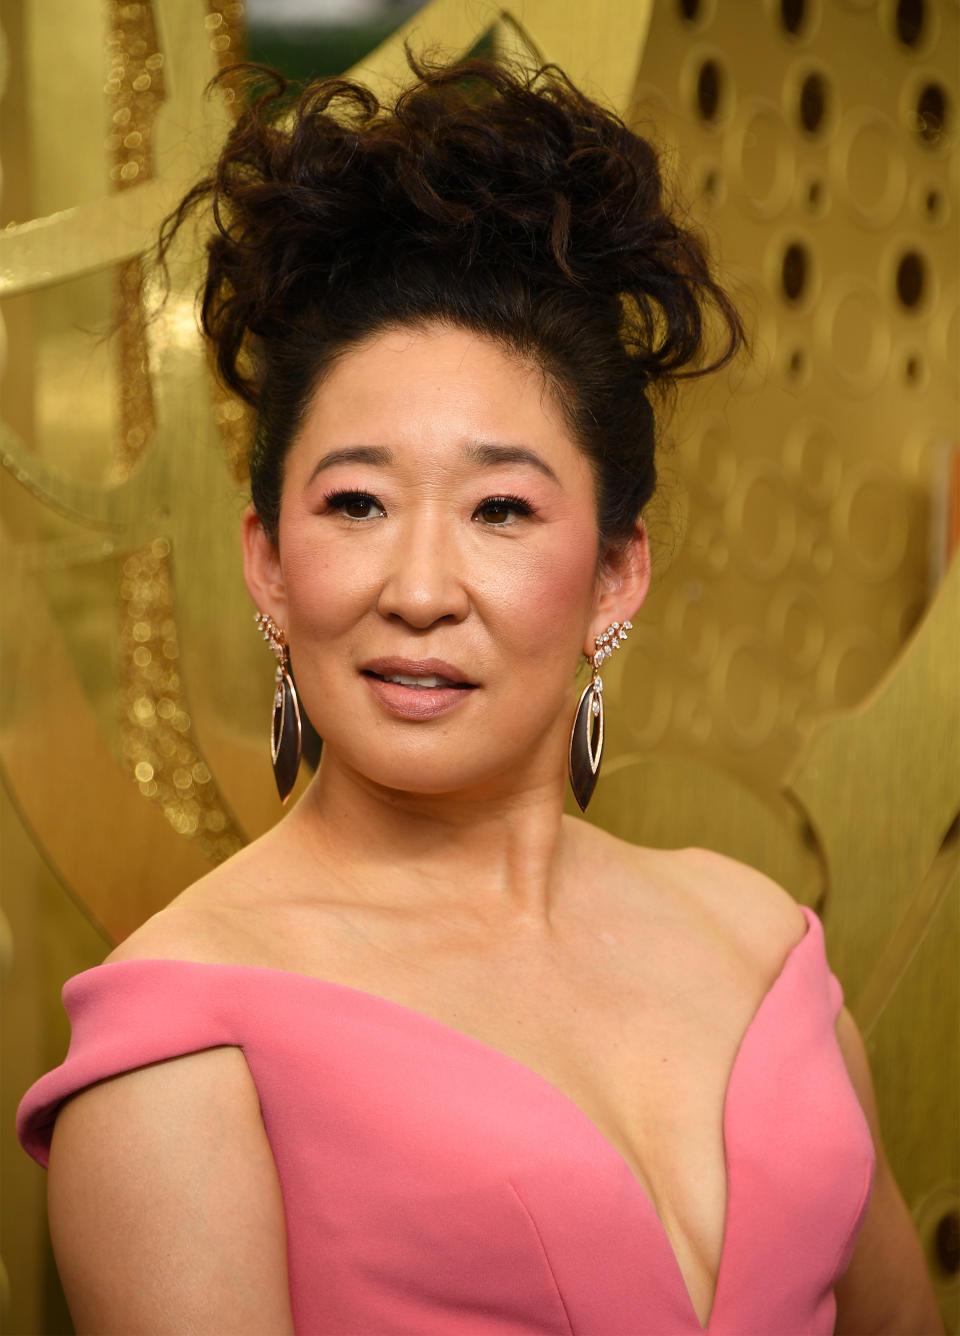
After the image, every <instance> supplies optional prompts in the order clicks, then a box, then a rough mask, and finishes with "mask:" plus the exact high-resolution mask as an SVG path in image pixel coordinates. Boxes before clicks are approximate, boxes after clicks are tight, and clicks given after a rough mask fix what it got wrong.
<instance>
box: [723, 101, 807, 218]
mask: <svg viewBox="0 0 960 1336" xmlns="http://www.w3.org/2000/svg"><path fill="white" fill-rule="evenodd" d="M724 151H725V153H727V154H728V155H729V169H730V175H731V177H732V178H733V181H734V185H735V187H736V191H737V194H738V196H739V197H740V198H741V199H742V202H743V203H744V205H745V206H746V208H747V209H748V210H749V211H750V212H751V213H753V214H754V215H755V216H756V217H758V218H763V219H769V218H773V217H775V216H776V215H777V214H778V213H781V212H782V211H783V209H784V208H785V207H786V205H787V204H788V203H789V201H790V197H791V195H792V194H793V189H794V184H795V181H796V148H795V145H794V136H793V135H792V134H791V132H790V127H789V125H788V124H787V120H786V117H785V116H784V115H783V112H781V111H780V109H779V107H777V106H776V105H775V104H774V103H773V102H768V101H767V100H766V99H762V98H753V99H750V101H748V102H745V103H744V105H743V107H742V109H741V112H740V115H739V117H738V118H737V122H736V124H735V125H734V127H733V128H732V129H731V131H730V133H729V134H728V135H727V136H726V140H725V143H724Z"/></svg>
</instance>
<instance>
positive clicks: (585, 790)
mask: <svg viewBox="0 0 960 1336" xmlns="http://www.w3.org/2000/svg"><path fill="white" fill-rule="evenodd" d="M632 630H633V623H632V622H622V623H621V622H613V623H612V624H611V625H610V626H608V627H607V629H606V630H605V631H604V632H603V634H602V635H599V636H597V637H596V639H595V640H594V642H593V643H594V646H595V649H594V654H593V657H592V659H591V660H590V663H591V666H592V667H593V676H592V677H591V679H590V681H589V682H588V683H587V685H586V686H585V687H584V688H583V693H582V694H581V696H580V703H579V705H578V706H577V713H576V717H575V718H574V721H573V728H572V730H571V732H570V749H569V752H568V754H567V767H568V770H569V774H570V787H571V789H572V790H573V796H574V797H575V798H576V800H577V805H578V806H579V808H580V811H581V812H585V811H586V810H587V803H588V802H589V801H590V799H591V798H592V797H593V790H594V789H595V788H596V786H597V779H598V777H599V775H600V762H601V761H602V759H603V682H602V681H601V678H600V665H601V663H603V661H604V659H609V657H610V655H611V654H612V653H613V651H614V650H615V649H619V648H620V646H621V645H622V644H623V642H624V641H625V640H626V638H627V632H628V631H632Z"/></svg>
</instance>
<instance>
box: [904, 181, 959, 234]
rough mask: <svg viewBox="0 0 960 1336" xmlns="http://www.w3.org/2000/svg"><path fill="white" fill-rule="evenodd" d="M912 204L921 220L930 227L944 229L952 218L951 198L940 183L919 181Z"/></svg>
mask: <svg viewBox="0 0 960 1336" xmlns="http://www.w3.org/2000/svg"><path fill="white" fill-rule="evenodd" d="M912 202H913V207H914V209H915V211H916V212H917V214H918V215H919V217H920V220H921V221H922V222H923V223H925V224H927V225H929V226H930V227H943V225H944V223H946V222H947V220H948V219H949V217H950V198H949V195H948V194H947V191H946V190H944V189H943V187H942V186H941V185H940V183H939V182H938V181H929V180H927V181H922V180H921V181H917V183H916V185H915V187H914V191H913V197H912Z"/></svg>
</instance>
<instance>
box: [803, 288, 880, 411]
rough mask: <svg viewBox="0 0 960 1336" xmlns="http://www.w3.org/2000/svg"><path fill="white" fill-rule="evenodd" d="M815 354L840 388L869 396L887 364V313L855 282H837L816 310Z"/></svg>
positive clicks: (872, 292)
mask: <svg viewBox="0 0 960 1336" xmlns="http://www.w3.org/2000/svg"><path fill="white" fill-rule="evenodd" d="M815 332H816V336H817V342H818V352H819V354H820V356H821V357H822V358H823V360H824V363H825V364H826V366H827V367H828V368H829V370H830V374H831V375H832V376H833V378H834V379H835V380H836V382H837V383H838V384H839V386H840V388H841V389H843V390H845V391H846V392H847V393H851V394H861V395H862V394H870V393H872V391H873V390H875V389H876V388H877V386H878V385H879V384H880V382H881V381H882V380H883V377H884V375H885V374H886V370H887V367H888V365H889V362H890V323H889V315H888V310H887V308H886V307H885V306H884V303H883V302H882V301H881V300H880V297H879V295H878V294H877V292H876V291H875V290H874V289H873V288H872V287H871V286H870V284H868V283H866V282H864V281H863V280H862V279H858V278H847V279H838V280H837V281H836V282H835V283H834V285H833V287H832V289H831V290H830V291H829V292H828V294H827V297H826V299H825V300H824V301H823V302H822V303H821V304H820V306H819V308H818V310H817V320H816V325H815Z"/></svg>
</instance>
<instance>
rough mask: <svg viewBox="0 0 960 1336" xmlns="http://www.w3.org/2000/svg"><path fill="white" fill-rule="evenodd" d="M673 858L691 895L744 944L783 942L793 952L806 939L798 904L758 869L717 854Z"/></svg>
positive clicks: (692, 851) (685, 852)
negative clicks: (677, 863) (726, 924)
mask: <svg viewBox="0 0 960 1336" xmlns="http://www.w3.org/2000/svg"><path fill="white" fill-rule="evenodd" d="M669 852H670V853H671V854H672V855H673V856H674V857H675V858H677V859H678V861H679V863H680V865H681V867H682V869H683V875H684V876H685V878H686V879H687V881H686V884H687V886H688V889H689V892H690V894H691V895H694V896H698V897H699V898H700V899H702V901H703V902H704V904H705V905H706V906H707V907H709V908H710V909H711V911H712V912H714V913H717V914H719V915H722V916H723V917H724V919H725V920H726V921H727V922H728V923H729V924H730V925H731V926H732V927H734V928H735V929H736V930H737V932H738V934H739V935H740V936H742V937H743V938H744V939H745V940H748V941H749V940H756V941H770V940H778V941H779V940H783V941H785V942H786V943H787V944H788V945H789V946H792V945H793V944H794V943H795V942H797V941H799V940H800V938H802V937H803V936H804V934H805V933H806V931H807V921H806V919H805V918H804V916H803V912H802V911H801V909H800V906H799V905H798V903H797V901H796V900H795V899H794V898H793V896H792V895H791V894H790V892H789V891H787V890H784V888H783V887H782V886H781V885H779V883H778V882H775V881H774V880H773V879H772V877H768V876H767V874H766V873H765V872H761V871H760V870H759V868H755V867H751V866H750V864H749V863H742V862H740V860H739V859H736V858H730V857H728V855H726V854H721V853H717V852H716V850H713V849H699V848H689V849H676V850H671V851H669Z"/></svg>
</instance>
